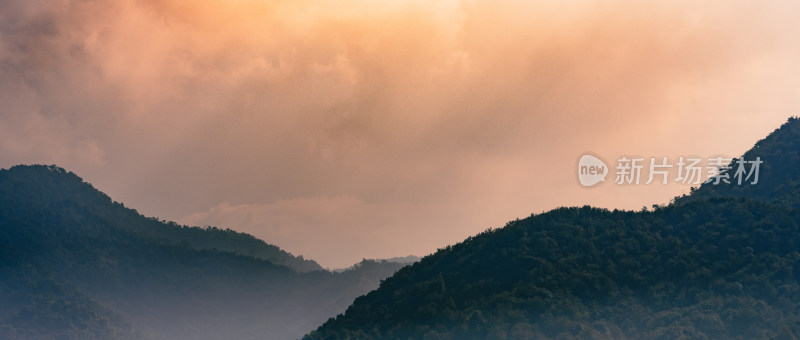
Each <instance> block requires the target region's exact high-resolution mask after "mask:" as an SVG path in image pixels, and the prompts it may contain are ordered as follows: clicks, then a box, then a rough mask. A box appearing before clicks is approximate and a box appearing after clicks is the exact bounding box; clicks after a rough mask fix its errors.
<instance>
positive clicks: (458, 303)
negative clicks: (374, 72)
mask: <svg viewBox="0 0 800 340" xmlns="http://www.w3.org/2000/svg"><path fill="white" fill-rule="evenodd" d="M798 125H800V122H798V120H797V119H796V118H792V119H790V120H789V121H788V122H787V123H786V124H784V125H783V126H782V127H781V128H779V129H778V130H776V131H775V132H774V133H772V134H771V135H770V136H769V137H768V138H766V139H765V140H762V141H761V142H759V144H758V145H757V147H756V148H754V150H758V151H757V152H756V151H753V150H751V151H750V152H748V153H746V154H745V157H748V158H751V157H755V156H756V155H758V156H759V157H761V158H762V160H764V161H765V163H771V167H770V168H768V169H767V170H764V172H762V173H761V176H762V177H761V180H762V181H763V182H762V183H763V184H766V185H765V188H763V189H755V187H756V186H753V187H752V188H745V189H742V190H743V191H738V190H739V189H732V188H731V189H726V188H717V189H716V190H714V188H713V187H712V188H705V187H703V188H700V189H699V190H697V191H696V193H697V197H692V198H689V199H687V198H682V199H678V200H677V204H671V205H668V206H658V207H656V208H655V209H654V211H638V212H633V211H618V210H614V211H609V210H605V209H596V208H591V207H588V206H587V207H582V208H559V209H555V210H552V211H549V212H547V213H544V214H540V215H532V216H530V217H527V218H525V219H522V220H515V221H512V222H510V223H508V224H507V225H506V226H505V227H503V228H500V229H495V230H487V231H486V232H484V233H481V234H479V235H476V236H473V237H470V238H468V239H466V240H465V241H463V242H461V243H458V244H456V245H453V246H448V247H445V248H443V249H440V250H439V251H437V252H436V253H435V254H433V255H430V256H427V257H425V258H423V259H422V260H421V261H420V262H417V263H415V264H414V265H411V266H408V267H405V268H403V269H401V270H400V271H398V272H397V273H396V274H395V275H393V276H392V277H390V278H388V279H386V280H384V281H383V282H382V283H381V286H380V288H379V289H377V290H375V291H372V292H370V293H369V294H367V295H366V296H362V297H359V298H358V299H356V301H355V302H354V303H353V304H352V305H351V306H350V307H349V308H348V309H347V311H346V312H345V313H344V314H343V315H339V316H338V317H336V318H331V319H330V320H328V322H326V323H325V324H323V325H322V326H320V327H319V328H318V329H317V330H315V331H314V332H311V333H310V334H308V335H307V336H306V337H305V339H306V340H311V339H797V337H798V335H800V234H798V232H799V231H800V230H798V226H800V213H798V210H797V209H795V204H793V203H791V201H790V202H789V203H790V204H786V203H787V202H784V201H783V200H784V198H788V199H793V198H794V199H796V196H794V197H791V196H786V195H792V190H794V189H793V188H795V183H793V182H791V181H792V179H794V178H798V177H799V176H800V168H797V167H790V166H787V165H786V164H781V163H779V162H773V159H776V158H778V157H783V158H784V159H785V160H787V162H788V163H787V164H794V163H792V162H794V161H795V160H796V158H795V155H796V154H792V153H791V151H792V150H798V147H799V146H800V129H798ZM787 153H788V154H787ZM770 176H774V177H772V178H771V179H768V177H770ZM775 179H780V180H787V181H788V182H787V183H780V182H778V181H777V180H775ZM762 183H759V184H758V185H761V184H762ZM748 190H750V191H748ZM729 192H732V193H735V194H728V193H729ZM771 195H774V196H771ZM726 196H733V197H726ZM750 196H755V197H754V198H755V199H750V198H748V197H750Z"/></svg>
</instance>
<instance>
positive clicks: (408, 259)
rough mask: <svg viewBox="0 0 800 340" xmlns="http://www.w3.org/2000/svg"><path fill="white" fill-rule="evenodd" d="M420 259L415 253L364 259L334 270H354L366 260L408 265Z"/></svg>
mask: <svg viewBox="0 0 800 340" xmlns="http://www.w3.org/2000/svg"><path fill="white" fill-rule="evenodd" d="M419 260H420V258H419V257H418V256H414V255H408V256H398V257H392V258H388V259H375V260H368V259H363V260H362V262H359V263H356V264H354V265H352V266H350V267H347V268H341V269H334V270H333V271H334V272H336V273H341V272H345V271H348V270H352V269H354V268H356V267H357V266H358V265H360V264H361V263H363V262H364V261H377V262H391V263H399V264H403V265H407V264H412V263H414V262H417V261H419Z"/></svg>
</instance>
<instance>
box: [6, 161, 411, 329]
mask: <svg viewBox="0 0 800 340" xmlns="http://www.w3.org/2000/svg"><path fill="white" fill-rule="evenodd" d="M402 266H403V265H402V264H398V263H390V262H385V261H362V262H361V263H360V264H358V265H357V266H355V267H354V268H352V269H351V270H348V271H345V272H342V273H331V272H328V271H323V270H316V269H317V268H318V267H319V265H317V264H316V263H315V262H313V261H309V260H304V259H302V258H300V257H294V256H292V255H290V254H288V253H286V252H284V251H282V250H280V249H279V248H277V247H275V246H272V245H269V244H267V243H265V242H263V241H260V240H258V239H256V238H254V237H252V236H250V235H247V234H242V233H236V232H233V231H230V230H221V229H218V228H189V227H183V226H179V225H177V224H175V223H170V222H165V221H159V220H157V219H154V218H147V217H144V216H141V215H140V214H138V213H137V212H136V211H135V210H132V209H128V208H126V207H124V206H123V205H122V204H121V203H117V202H114V201H112V200H111V199H110V198H109V197H108V196H106V195H105V194H103V193H102V192H100V191H98V190H96V189H94V188H93V187H92V186H91V185H90V184H88V183H86V182H84V181H83V180H82V179H81V178H80V177H78V176H77V175H75V174H73V173H71V172H67V171H66V170H64V169H61V168H58V167H55V166H41V165H35V166H15V167H12V168H10V169H3V170H0V338H2V339H291V338H298V337H300V336H302V335H303V334H304V333H307V332H308V331H310V330H311V329H313V327H314V326H316V325H319V324H320V323H321V322H322V321H324V320H325V319H326V318H328V317H330V316H332V315H335V314H336V313H340V312H341V311H343V310H344V309H345V307H346V306H347V305H348V304H350V303H351V302H352V301H353V299H354V298H355V297H357V296H359V295H361V294H364V293H365V292H367V291H369V290H371V289H374V288H375V287H376V286H377V285H378V282H379V281H380V279H382V278H385V277H387V276H389V275H391V274H392V273H394V272H395V271H396V270H397V269H399V268H400V267H402Z"/></svg>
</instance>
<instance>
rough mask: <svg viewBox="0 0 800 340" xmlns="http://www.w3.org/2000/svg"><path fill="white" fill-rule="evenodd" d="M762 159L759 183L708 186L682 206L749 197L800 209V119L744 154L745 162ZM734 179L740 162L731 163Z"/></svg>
mask: <svg viewBox="0 0 800 340" xmlns="http://www.w3.org/2000/svg"><path fill="white" fill-rule="evenodd" d="M757 157H758V158H760V160H761V161H762V162H763V163H762V164H761V165H760V167H759V176H758V183H757V184H755V185H751V184H749V183H744V184H742V185H739V184H738V183H736V182H734V181H731V183H725V182H720V183H718V184H716V185H715V184H713V183H705V184H703V185H701V186H700V187H699V188H697V190H694V191H693V192H692V194H691V195H689V196H684V197H680V198H677V199H676V200H675V201H676V203H678V204H681V203H685V202H688V201H696V200H702V199H707V198H710V197H746V198H750V199H755V200H761V201H766V202H772V203H775V204H781V205H784V206H787V207H789V208H792V209H797V208H800V117H792V118H789V120H788V121H786V123H784V124H783V125H781V126H780V127H779V128H778V129H776V130H775V131H773V132H772V133H770V134H769V136H767V137H765V138H764V139H762V140H760V141H758V142H757V143H756V144H755V146H753V148H752V149H750V150H748V151H747V152H745V153H744V155H742V157H741V158H742V159H743V160H745V161H754V160H756V158H757ZM729 166H731V170H729V173H730V175H731V176H732V175H733V173H734V171H735V170H736V167H737V164H736V159H734V160H733V161H731V163H730V165H729Z"/></svg>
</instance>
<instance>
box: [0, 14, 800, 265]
mask: <svg viewBox="0 0 800 340" xmlns="http://www.w3.org/2000/svg"><path fill="white" fill-rule="evenodd" d="M796 7H797V5H795V4H791V3H782V2H780V3H779V2H775V3H768V4H752V3H749V2H744V1H732V2H731V1H705V2H702V3H700V4H698V3H695V2H689V1H676V2H669V3H665V2H662V1H637V2H627V1H604V2H595V1H569V2H563V1H538V2H528V1H515V0H502V1H484V0H463V1H458V0H441V1H417V0H397V1H381V2H375V1H366V0H345V1H338V2H335V3H319V2H314V1H304V0H301V1H278V0H273V1H263V0H242V1H223V0H201V1H193V2H190V3H189V2H185V1H177V0H124V1H106V0H96V1H85V0H64V1H59V2H56V3H53V2H51V1H5V2H2V3H0V103H2V107H0V134H1V135H0V160H2V161H1V162H0V166H4V167H7V166H10V165H13V164H16V163H34V162H36V163H57V164H59V165H62V166H65V167H67V168H69V169H70V170H72V171H75V172H77V173H79V174H81V175H82V176H84V177H86V179H87V180H89V181H91V182H93V183H94V184H95V185H96V186H97V187H99V188H101V189H103V190H104V191H106V192H108V193H109V194H110V195H111V196H112V197H114V198H115V199H117V200H121V201H124V202H126V204H128V205H130V206H133V207H135V208H137V209H139V210H140V211H143V212H145V213H147V214H150V215H156V216H159V217H162V218H169V219H183V218H186V221H191V222H192V223H198V224H207V223H213V224H219V225H222V226H228V227H232V228H236V229H240V230H248V231H252V232H253V233H255V234H257V235H261V236H263V237H264V238H267V241H268V242H273V243H277V244H278V245H279V246H282V247H285V248H288V249H291V250H293V251H295V252H298V253H302V254H306V255H307V256H309V255H308V254H314V256H311V257H314V258H316V259H318V260H320V261H321V262H322V263H323V264H326V265H332V266H341V265H346V264H349V263H347V261H351V260H352V259H356V260H357V259H359V258H361V257H376V256H378V255H380V256H383V254H384V253H387V252H389V251H388V250H389V249H391V250H392V252H394V251H396V252H397V253H396V254H390V255H405V254H407V253H409V252H416V253H424V252H428V251H431V250H434V249H435V248H436V247H437V246H443V245H444V244H446V243H448V242H455V241H457V240H460V239H462V238H463V237H464V236H466V235H469V234H472V233H475V232H477V231H480V230H483V229H484V228H485V227H488V226H499V225H502V223H503V222H504V221H506V220H509V219H512V218H515V217H518V216H524V215H527V214H528V213H530V212H533V211H541V210H544V209H548V208H552V207H554V206H557V205H564V204H587V203H588V204H596V205H602V206H607V207H625V208H637V207H639V206H641V205H643V204H651V203H658V202H664V201H666V200H668V199H669V197H670V196H671V195H674V194H678V193H680V192H681V190H684V189H685V188H681V187H646V188H628V189H624V190H621V189H620V190H617V189H615V188H614V187H612V186H603V187H601V188H598V190H592V191H586V190H583V189H581V188H580V187H579V186H578V185H577V184H576V179H575V174H574V173H572V171H571V169H572V168H573V166H574V164H575V161H576V159H577V157H578V156H579V155H580V154H582V153H584V152H586V151H592V152H594V153H596V154H599V155H605V156H606V157H616V156H617V155H621V154H640V155H655V156H662V155H663V156H679V155H681V154H687V153H690V154H718V153H724V154H732V155H735V154H738V153H740V152H742V151H744V150H745V149H746V148H747V147H749V146H750V145H751V144H752V143H753V142H754V141H755V140H757V139H758V138H760V137H761V136H763V135H765V134H766V133H767V132H769V131H770V130H771V129H773V128H774V127H776V126H777V125H778V124H780V123H781V122H782V121H783V120H785V118H786V117H787V116H788V115H791V114H794V113H796V112H797V111H798V106H799V105H798V103H797V100H796V98H797V96H798V94H800V80H798V79H800V78H798V77H793V76H791V75H794V74H798V71H800V69H798V65H797V64H796V62H795V60H797V59H798V57H799V56H798V52H800V48H798V47H797V46H800V44H798V42H800V41H798V39H800V38H798V37H800V34H799V33H800V24H797V23H796V20H794V18H793V17H792V13H796V12H797V11H796V10H797V8H796ZM755 117H758V118H755ZM565 169H570V171H566V170H565ZM222 202H228V203H226V204H223V203H222ZM331 207H337V208H336V209H333V208H331ZM326 209H328V210H326ZM331 209H332V210H331ZM393 209H396V210H397V211H400V212H402V213H398V212H396V211H394V210H393ZM338 212H347V213H346V214H344V213H342V214H343V215H339V213H338ZM273 215H277V216H280V218H278V217H276V216H273ZM187 216H188V217H187ZM313 216H316V218H317V219H312V218H311V217H313ZM328 221H329V223H330V227H323V226H322V225H323V224H325V223H326V222H328ZM376 226H382V227H376ZM409 226H411V227H409ZM286 228H288V229H286ZM415 228H416V229H415ZM293 230H298V231H300V232H298V233H296V234H292V231H293ZM337 230H342V232H341V235H347V236H346V237H345V236H341V237H338V238H337V236H336V235H338V234H336V231H337ZM312 231H314V232H312ZM409 231H414V232H428V233H430V234H429V235H431V236H429V237H427V238H422V239H420V238H419V237H412V236H403V237H395V236H397V235H405V234H404V233H408V232H409ZM315 233H317V234H320V233H321V234H320V235H325V236H326V237H327V239H326V238H325V237H323V238H315V236H314V235H316V234H315ZM326 233H327V234H326ZM270 238H275V239H274V240H273V239H270ZM330 239H335V240H336V244H335V246H329V245H326V244H325V243H326V242H329V240H330ZM348 239H352V240H355V241H352V242H349V241H348ZM339 242H341V244H339ZM321 249H325V250H324V251H323V250H321ZM343 249H344V250H343ZM359 252H360V253H361V254H362V255H358V254H357V253H359ZM345 254H346V255H345ZM329 258H330V259H331V260H330V262H326V261H328V260H327V259H329ZM333 259H335V260H333ZM348 259H349V260H348Z"/></svg>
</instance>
